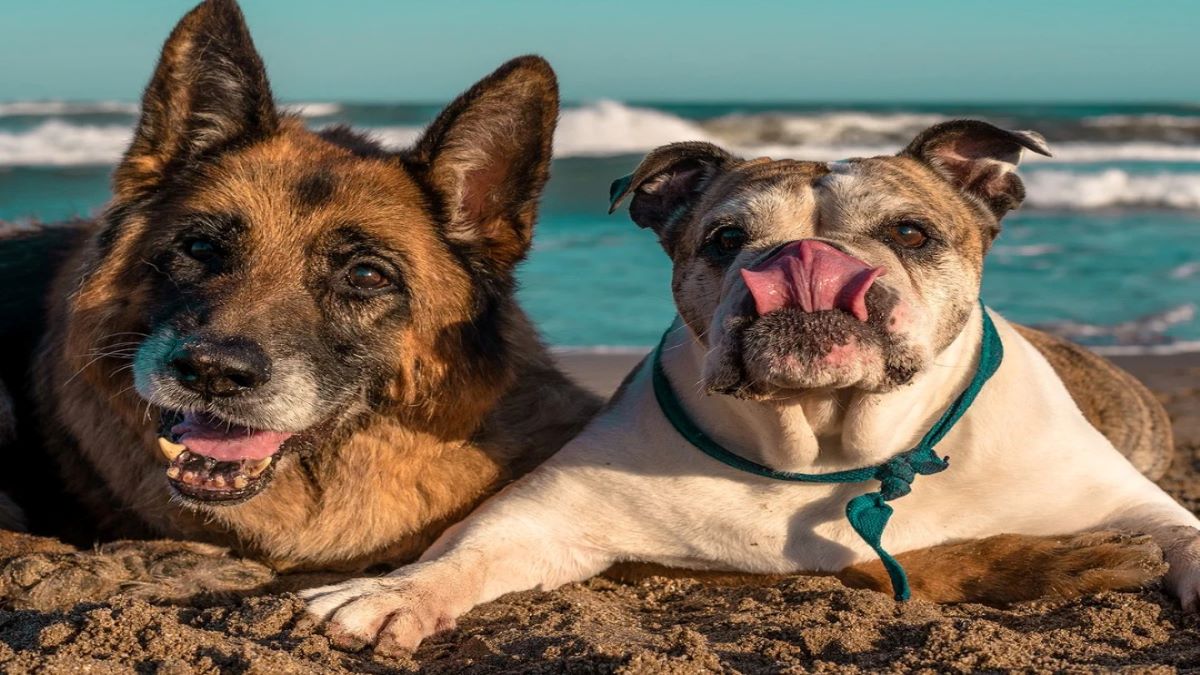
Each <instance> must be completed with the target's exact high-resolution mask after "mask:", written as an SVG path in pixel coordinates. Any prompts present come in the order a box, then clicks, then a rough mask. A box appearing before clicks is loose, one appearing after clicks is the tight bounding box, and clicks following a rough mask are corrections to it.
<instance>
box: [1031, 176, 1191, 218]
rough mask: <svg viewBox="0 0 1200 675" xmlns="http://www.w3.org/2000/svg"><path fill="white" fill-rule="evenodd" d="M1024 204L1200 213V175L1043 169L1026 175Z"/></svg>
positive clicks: (1048, 206) (1086, 209)
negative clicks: (1177, 210)
mask: <svg viewBox="0 0 1200 675" xmlns="http://www.w3.org/2000/svg"><path fill="white" fill-rule="evenodd" d="M1024 181H1025V191H1026V198H1025V204H1026V205H1027V206H1029V207H1033V208H1041V209H1066V210H1080V211H1088V210H1096V209H1118V208H1159V209H1180V210H1200V173H1172V172H1166V171H1161V172H1155V173H1130V172H1128V171H1124V170H1121V169H1105V170H1103V171H1099V172H1076V171H1062V170H1059V169H1040V170H1037V171H1028V172H1026V173H1025V174H1024Z"/></svg>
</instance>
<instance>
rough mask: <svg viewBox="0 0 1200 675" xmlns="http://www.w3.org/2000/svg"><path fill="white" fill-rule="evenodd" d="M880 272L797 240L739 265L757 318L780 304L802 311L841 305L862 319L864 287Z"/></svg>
mask: <svg viewBox="0 0 1200 675" xmlns="http://www.w3.org/2000/svg"><path fill="white" fill-rule="evenodd" d="M885 271H886V270H884V269H883V268H882V267H872V266H871V265H868V264H867V263H865V262H863V261H862V260H859V259H858V258H855V257H854V256H852V255H848V254H846V253H843V252H842V251H839V250H838V249H836V248H834V247H833V246H830V245H829V244H827V243H825V242H823V241H820V240H817V239H801V240H799V241H793V242H790V243H788V244H785V245H783V246H782V247H781V248H780V249H779V250H778V251H776V252H775V253H774V254H772V255H771V256H770V257H769V258H767V259H766V260H764V261H762V262H760V263H758V264H757V265H755V266H754V267H751V268H746V269H743V270H742V280H743V281H745V282H746V288H748V289H749V290H750V295H751V296H752V297H753V298H754V307H755V309H756V310H757V311H758V314H759V315H760V316H762V315H764V314H770V313H771V312H774V311H776V310H779V309H783V308H785V307H795V308H799V309H801V310H803V311H805V312H819V311H822V310H832V309H840V310H843V311H846V312H849V313H850V314H852V315H854V317H855V318H857V319H858V320H859V321H866V320H867V291H868V290H870V289H871V285H872V284H874V283H875V280H876V279H878V278H879V277H880V276H882V275H883V273H884V272H885Z"/></svg>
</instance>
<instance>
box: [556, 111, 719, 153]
mask: <svg viewBox="0 0 1200 675" xmlns="http://www.w3.org/2000/svg"><path fill="white" fill-rule="evenodd" d="M716 140H717V139H716V138H715V137H713V136H710V135H709V134H708V133H706V132H705V131H704V130H703V129H702V128H701V127H700V126H699V125H698V124H696V123H694V122H690V121H688V120H685V119H683V118H681V117H677V116H675V115H671V114H668V113H665V112H662V111H659V110H650V109H647V108H634V107H631V106H627V105H625V104H623V103H618V102H616V101H600V102H598V103H593V104H591V105H587V106H583V107H580V108H568V109H567V110H564V111H563V113H562V116H561V118H560V119H559V122H558V132H557V133H556V134H555V136H554V152H555V154H557V155H558V156H559V157H571V156H579V155H619V154H629V153H639V152H645V151H647V150H650V149H652V148H656V147H658V146H660V145H664V144H666V143H673V142H675V141H716Z"/></svg>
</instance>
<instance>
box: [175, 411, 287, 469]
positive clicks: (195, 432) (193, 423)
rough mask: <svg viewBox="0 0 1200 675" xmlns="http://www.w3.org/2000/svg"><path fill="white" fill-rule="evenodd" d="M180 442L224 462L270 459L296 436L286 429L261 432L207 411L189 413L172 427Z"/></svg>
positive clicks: (194, 450) (199, 453) (192, 449)
mask: <svg viewBox="0 0 1200 675" xmlns="http://www.w3.org/2000/svg"><path fill="white" fill-rule="evenodd" d="M171 433H172V434H174V435H175V436H177V437H178V438H179V442H180V443H182V444H183V445H185V446H187V449H188V450H189V451H191V452H194V453H196V454H197V455H203V456H205V457H211V458H212V459H215V460H217V461H220V462H236V461H240V460H243V459H266V458H267V457H270V456H271V455H274V454H275V453H276V452H279V446H281V445H283V442H284V441H286V440H287V439H289V438H291V437H292V434H290V433H287V432H284V431H260V430H258V429H250V428H248V427H239V426H236V425H230V424H228V423H226V422H222V421H220V420H217V419H214V418H212V417H209V416H208V415H205V414H203V413H188V414H186V415H184V417H183V421H182V422H180V423H179V424H176V425H175V426H174V427H171Z"/></svg>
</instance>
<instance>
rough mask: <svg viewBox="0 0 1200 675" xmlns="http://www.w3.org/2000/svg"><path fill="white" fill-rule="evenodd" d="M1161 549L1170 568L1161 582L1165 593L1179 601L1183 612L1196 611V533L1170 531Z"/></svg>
mask: <svg viewBox="0 0 1200 675" xmlns="http://www.w3.org/2000/svg"><path fill="white" fill-rule="evenodd" d="M1164 538H1165V539H1166V544H1165V545H1164V546H1163V549H1164V553H1165V554H1166V559H1167V564H1168V565H1169V566H1170V567H1169V569H1168V570H1167V575H1166V577H1165V579H1164V583H1165V584H1166V587H1167V590H1169V591H1171V593H1173V594H1174V595H1175V597H1177V598H1179V604H1180V605H1182V606H1183V609H1184V611H1187V612H1195V611H1197V610H1198V609H1200V530H1197V529H1195V528H1192V527H1178V528H1174V529H1173V530H1172V531H1171V532H1170V533H1169V534H1168V535H1166V536H1165V537H1164Z"/></svg>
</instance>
